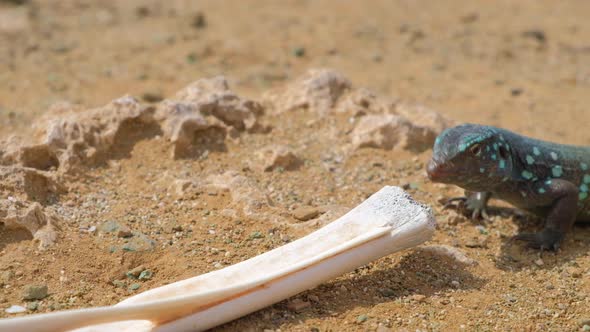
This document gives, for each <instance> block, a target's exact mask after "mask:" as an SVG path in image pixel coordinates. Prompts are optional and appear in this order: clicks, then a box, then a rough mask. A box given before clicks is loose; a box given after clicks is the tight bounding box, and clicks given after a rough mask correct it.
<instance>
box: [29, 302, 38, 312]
mask: <svg viewBox="0 0 590 332" xmlns="http://www.w3.org/2000/svg"><path fill="white" fill-rule="evenodd" d="M38 308H39V302H37V301H33V302H29V303H27V309H28V310H30V311H35V310H37V309H38Z"/></svg>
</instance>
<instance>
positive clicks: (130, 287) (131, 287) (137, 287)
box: [129, 283, 141, 291]
mask: <svg viewBox="0 0 590 332" xmlns="http://www.w3.org/2000/svg"><path fill="white" fill-rule="evenodd" d="M139 287H141V284H137V283H135V284H131V285H130V286H129V290H132V291H135V290H138V289H139Z"/></svg>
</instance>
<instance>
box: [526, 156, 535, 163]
mask: <svg viewBox="0 0 590 332" xmlns="http://www.w3.org/2000/svg"><path fill="white" fill-rule="evenodd" d="M534 162H535V158H533V156H531V155H530V154H527V155H526V163H527V164H529V165H532V164H533V163H534Z"/></svg>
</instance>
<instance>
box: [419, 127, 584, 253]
mask: <svg viewBox="0 0 590 332" xmlns="http://www.w3.org/2000/svg"><path fill="white" fill-rule="evenodd" d="M500 143H501V144H500ZM494 157H495V158H494ZM588 165H590V147H582V146H572V145H563V144H556V143H551V142H546V141H541V140H537V139H533V138H528V137H524V136H521V135H518V134H515V133H513V132H510V131H508V130H505V129H500V128H496V127H491V126H482V125H474V124H465V125H460V126H457V127H454V128H450V129H447V130H445V131H444V132H442V133H441V134H440V135H439V137H438V138H437V139H436V142H435V145H434V149H433V156H432V159H431V160H430V162H429V164H428V166H427V173H428V177H429V178H430V179H431V180H432V181H434V182H442V183H450V184H455V185H458V186H460V187H462V188H464V189H466V190H468V191H472V192H474V193H472V194H470V195H469V196H468V197H461V198H457V199H459V200H463V201H465V203H466V207H467V208H468V209H469V210H471V212H472V216H473V217H474V218H477V217H478V216H484V217H486V216H487V212H486V207H487V202H488V200H489V199H490V197H492V196H493V197H495V198H499V199H502V200H505V201H507V202H509V203H511V204H513V205H514V206H516V207H519V208H521V209H524V210H527V211H529V212H532V213H534V214H536V215H539V216H541V217H544V218H545V219H546V221H545V227H544V228H543V230H542V231H540V232H538V233H521V234H518V235H516V236H515V237H514V239H516V240H522V241H526V242H528V244H529V245H530V246H531V247H534V248H541V249H551V250H556V249H558V248H559V245H560V243H561V242H562V241H563V238H564V236H565V234H566V233H567V232H568V231H569V230H570V229H571V227H572V225H573V224H574V222H576V221H582V222H590V199H589V197H588V194H589V191H588V186H589V185H590V170H589V167H588ZM457 199H454V200H457Z"/></svg>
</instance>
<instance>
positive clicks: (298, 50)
mask: <svg viewBox="0 0 590 332" xmlns="http://www.w3.org/2000/svg"><path fill="white" fill-rule="evenodd" d="M293 55H294V56H296V57H298V58H301V57H303V56H305V48H304V47H296V48H295V49H294V50H293Z"/></svg>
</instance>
